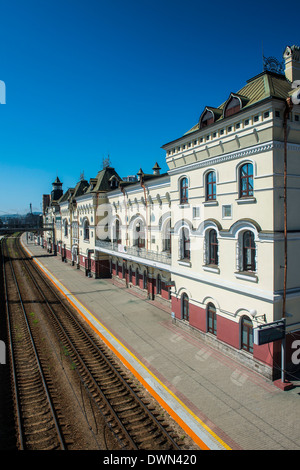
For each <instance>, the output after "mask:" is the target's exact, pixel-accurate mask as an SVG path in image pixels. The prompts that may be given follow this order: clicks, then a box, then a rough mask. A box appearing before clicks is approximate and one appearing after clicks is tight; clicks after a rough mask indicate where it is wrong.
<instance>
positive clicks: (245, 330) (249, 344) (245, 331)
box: [240, 315, 253, 354]
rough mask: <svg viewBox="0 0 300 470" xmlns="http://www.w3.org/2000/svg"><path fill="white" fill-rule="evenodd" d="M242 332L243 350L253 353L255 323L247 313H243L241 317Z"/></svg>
mask: <svg viewBox="0 0 300 470" xmlns="http://www.w3.org/2000/svg"><path fill="white" fill-rule="evenodd" d="M245 322H248V324H246V323H245ZM250 323H251V326H250ZM240 334H241V337H240V338H241V349H242V350H243V351H246V352H248V353H251V354H253V323H252V321H251V319H250V318H249V317H248V316H246V315H243V316H242V318H241V330H240ZM245 336H246V342H244V338H245Z"/></svg>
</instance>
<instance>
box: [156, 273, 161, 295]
mask: <svg viewBox="0 0 300 470" xmlns="http://www.w3.org/2000/svg"><path fill="white" fill-rule="evenodd" d="M156 293H157V294H159V295H160V294H161V277H160V275H159V274H158V275H157V278H156Z"/></svg>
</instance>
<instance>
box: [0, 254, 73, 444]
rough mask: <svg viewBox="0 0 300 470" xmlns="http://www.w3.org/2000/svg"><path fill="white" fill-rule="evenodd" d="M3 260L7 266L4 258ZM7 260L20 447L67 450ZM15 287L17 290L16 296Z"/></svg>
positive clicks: (8, 304)
mask: <svg viewBox="0 0 300 470" xmlns="http://www.w3.org/2000/svg"><path fill="white" fill-rule="evenodd" d="M7 254H8V253H7V252H6V255H7ZM2 255H3V253H2ZM2 259H3V263H4V256H2ZM8 259H9V262H8V263H7V264H6V266H4V265H3V277H4V290H5V298H6V313H7V325H8V338H9V345H10V354H11V367H12V377H13V388H14V397H15V414H16V427H17V436H18V446H19V449H21V450H25V449H26V450H30V449H36V448H37V447H39V448H40V449H45V450H49V449H65V443H64V439H63V437H62V434H61V429H60V425H59V422H58V418H57V414H56V410H55V408H54V406H53V402H52V398H51V395H50V391H49V384H50V382H51V379H50V377H45V374H44V372H43V367H42V363H41V358H40V357H39V355H38V353H37V349H36V346H35V343H34V339H33V336H32V332H31V327H30V324H29V321H28V313H27V312H26V306H25V304H24V301H23V297H22V294H21V291H20V288H19V284H18V281H17V277H16V273H15V269H14V265H13V261H12V259H11V257H8ZM9 285H10V288H8V286H9ZM12 286H14V287H15V293H14V295H12V291H13V289H12ZM12 304H13V309H12V307H11V305H12Z"/></svg>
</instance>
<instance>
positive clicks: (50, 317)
mask: <svg viewBox="0 0 300 470" xmlns="http://www.w3.org/2000/svg"><path fill="white" fill-rule="evenodd" d="M14 250H15V253H17V256H18V258H19V261H20V262H21V263H22V266H23V267H22V270H23V272H24V273H26V276H27V277H28V280H30V283H31V285H32V289H33V290H34V292H35V296H36V298H39V301H40V302H42V303H43V308H44V316H45V321H47V323H48V324H49V325H51V328H52V329H53V331H55V336H56V338H57V343H58V344H59V347H60V350H61V351H63V353H64V354H65V356H66V357H68V360H69V363H70V364H71V366H72V370H73V373H74V374H76V376H77V378H78V381H79V382H80V386H81V387H83V388H84V390H85V393H87V394H88V396H89V398H90V400H92V401H93V405H94V410H95V415H97V416H100V417H101V418H102V421H103V422H104V423H105V429H104V435H105V436H106V438H105V440H106V439H107V436H108V434H111V433H112V434H113V436H114V438H115V440H116V441H117V442H118V444H119V446H120V448H121V449H126V450H132V449H134V450H183V449H184V446H183V442H182V439H181V436H179V435H178V433H176V432H175V431H174V429H173V428H172V427H170V424H169V421H166V422H165V419H164V417H163V416H161V410H160V409H159V407H158V406H156V405H155V404H153V403H152V402H151V401H150V400H148V399H147V398H145V396H144V394H143V393H142V392H141V391H140V388H139V387H138V384H137V383H136V381H135V380H134V378H133V377H131V376H130V373H129V372H127V371H126V370H125V369H124V368H123V367H122V366H121V365H120V364H119V363H118V361H117V360H116V359H115V357H114V356H113V354H112V352H111V351H110V350H109V349H108V348H107V346H106V345H105V344H104V343H102V342H101V340H100V339H99V338H98V337H96V336H95V335H94V333H93V332H92V330H90V329H89V327H88V325H86V324H85V323H84V322H83V321H82V320H81V319H80V318H79V316H78V315H77V313H76V312H75V311H73V309H72V308H71V307H70V306H69V305H68V304H67V303H66V301H65V300H64V299H63V298H62V297H61V296H60V294H59V293H58V292H57V291H56V290H55V289H54V288H53V286H52V285H51V283H50V282H49V281H48V279H47V278H46V277H45V276H44V275H43V274H42V273H41V271H40V270H39V269H38V268H37V267H36V266H35V264H34V263H33V262H32V260H31V259H29V258H28V257H27V255H26V254H25V253H24V252H23V250H21V247H20V244H19V241H18V240H17V239H16V240H15V246H14ZM97 416H95V423H97ZM109 431H110V432H109Z"/></svg>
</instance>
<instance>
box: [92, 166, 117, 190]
mask: <svg viewBox="0 0 300 470" xmlns="http://www.w3.org/2000/svg"><path fill="white" fill-rule="evenodd" d="M113 176H114V177H115V178H117V180H118V181H122V178H120V176H119V175H118V173H117V172H116V170H115V169H114V168H112V167H110V166H107V167H105V168H103V170H100V171H99V172H98V174H97V176H96V178H94V180H93V181H94V183H95V184H90V186H89V188H88V189H87V191H86V194H87V193H91V192H97V191H111V190H112V189H115V188H112V187H111V181H112V179H114V178H112V177H113Z"/></svg>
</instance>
